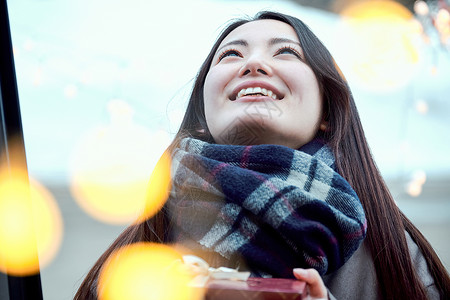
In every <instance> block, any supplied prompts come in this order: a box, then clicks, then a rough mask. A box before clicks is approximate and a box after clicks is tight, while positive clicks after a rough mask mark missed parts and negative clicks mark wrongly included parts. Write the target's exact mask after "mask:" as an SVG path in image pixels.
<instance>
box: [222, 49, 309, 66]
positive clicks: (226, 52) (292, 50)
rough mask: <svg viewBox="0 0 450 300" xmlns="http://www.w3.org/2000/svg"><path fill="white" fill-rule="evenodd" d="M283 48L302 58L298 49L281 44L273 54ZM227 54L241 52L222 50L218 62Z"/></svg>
mask: <svg viewBox="0 0 450 300" xmlns="http://www.w3.org/2000/svg"><path fill="white" fill-rule="evenodd" d="M285 50H288V51H290V52H291V53H292V54H293V55H295V56H296V57H297V58H299V59H303V58H302V56H301V54H300V53H299V51H298V50H297V49H295V48H293V47H292V46H283V47H281V48H280V49H278V50H277V51H276V52H275V55H280V54H281V52H283V51H285ZM228 54H237V56H239V57H242V54H241V53H240V52H239V51H238V50H236V49H227V50H224V51H222V53H221V54H220V55H219V59H218V62H220V61H221V60H222V59H224V58H225V57H227V56H228Z"/></svg>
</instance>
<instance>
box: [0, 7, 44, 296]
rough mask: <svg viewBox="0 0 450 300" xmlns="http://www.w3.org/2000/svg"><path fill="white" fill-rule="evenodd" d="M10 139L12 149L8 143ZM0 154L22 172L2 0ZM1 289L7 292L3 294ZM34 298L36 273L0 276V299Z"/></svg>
mask: <svg viewBox="0 0 450 300" xmlns="http://www.w3.org/2000/svg"><path fill="white" fill-rule="evenodd" d="M13 140H14V146H13V145H12V143H11V141H13ZM12 147H14V149H12ZM0 153H1V154H0V155H1V156H0V165H2V166H6V168H21V169H23V170H26V166H27V164H26V156H25V146H24V140H23V132H22V121H21V117H20V107H19V95H18V91H17V82H16V76H15V69H14V57H13V52H12V41H11V31H10V26H9V18H8V10H7V4H6V0H0ZM0 247H2V245H0ZM36 255H37V254H36ZM5 289H7V290H6V291H5ZM35 299H36V300H42V299H43V296H42V287H41V278H40V274H39V273H38V274H36V275H32V276H24V277H16V276H11V275H6V274H0V300H35Z"/></svg>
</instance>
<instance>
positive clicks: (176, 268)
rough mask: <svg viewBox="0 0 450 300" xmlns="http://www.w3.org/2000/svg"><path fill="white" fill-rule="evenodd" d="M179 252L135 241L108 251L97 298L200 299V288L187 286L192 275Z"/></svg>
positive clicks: (158, 245) (162, 246) (142, 299)
mask: <svg viewBox="0 0 450 300" xmlns="http://www.w3.org/2000/svg"><path fill="white" fill-rule="evenodd" d="M181 262H182V258H181V255H180V253H178V252H177V251H175V250H174V249H173V248H171V247H169V246H166V245H162V244H154V243H144V242H141V243H136V244H132V245H128V246H125V247H123V248H121V249H119V250H117V251H116V252H114V253H112V254H111V256H110V257H109V258H108V260H107V261H106V262H105V265H104V266H103V268H102V270H101V273H100V277H99V282H98V298H99V299H100V300H116V299H117V300H122V299H134V300H144V299H155V300H159V299H160V300H166V299H177V300H200V299H202V298H203V291H202V290H201V289H199V288H193V287H191V286H189V282H190V281H191V279H192V277H191V275H190V274H189V272H188V270H187V268H185V267H184V266H183V265H182V264H181Z"/></svg>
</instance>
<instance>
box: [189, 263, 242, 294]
mask: <svg viewBox="0 0 450 300" xmlns="http://www.w3.org/2000/svg"><path fill="white" fill-rule="evenodd" d="M183 262H184V264H185V266H186V267H187V268H188V271H189V272H190V273H191V274H193V275H194V276H195V277H194V279H193V280H192V281H191V285H192V286H197V287H204V286H205V285H206V283H207V282H208V280H210V279H222V280H237V281H246V280H247V279H248V278H249V277H250V272H239V271H238V270H236V269H231V268H227V267H219V268H213V267H210V266H209V264H208V263H207V262H206V261H204V260H203V259H201V258H200V257H198V256H195V255H183Z"/></svg>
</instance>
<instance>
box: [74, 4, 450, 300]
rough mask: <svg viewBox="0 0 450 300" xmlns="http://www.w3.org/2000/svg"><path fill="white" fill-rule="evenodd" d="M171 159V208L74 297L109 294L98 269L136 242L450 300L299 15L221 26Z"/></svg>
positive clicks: (271, 271)
mask: <svg viewBox="0 0 450 300" xmlns="http://www.w3.org/2000/svg"><path fill="white" fill-rule="evenodd" d="M168 151H169V153H170V154H171V160H172V167H171V173H172V174H171V177H172V187H171V191H170V195H169V198H168V200H167V202H166V203H165V205H164V207H163V208H162V209H161V210H160V211H159V212H158V213H157V214H156V215H155V216H154V217H152V218H149V219H147V220H145V221H143V222H140V223H138V224H134V225H132V226H130V227H129V228H127V229H126V230H125V231H124V232H123V233H122V235H121V236H119V237H118V238H117V240H116V241H115V242H114V243H113V244H112V246H111V247H110V248H109V249H108V250H107V251H106V252H105V253H104V254H103V255H102V257H100V258H99V260H98V261H97V262H96V264H95V265H94V266H93V268H92V269H91V271H90V272H89V274H88V275H87V277H86V279H85V280H84V282H83V283H82V284H81V286H80V289H79V290H78V293H77V295H76V296H75V299H96V298H97V297H98V298H100V299H106V298H104V291H102V289H101V288H99V287H98V286H97V283H98V278H99V274H100V273H102V272H103V270H105V269H108V268H109V267H105V264H107V263H106V262H107V261H109V260H110V257H114V255H113V254H115V253H117V251H120V250H121V249H122V247H130V244H135V243H138V242H162V243H166V244H172V245H176V246H177V247H178V249H183V250H182V252H183V253H189V254H195V255H198V256H201V257H202V258H204V259H205V260H207V261H208V263H209V264H210V265H211V266H213V267H217V266H221V265H224V266H228V267H233V268H240V269H241V270H248V271H250V272H251V273H252V276H261V277H285V278H298V279H300V280H304V281H306V283H307V284H308V285H309V290H310V293H311V294H310V296H311V297H312V298H314V299H323V298H326V297H329V298H334V296H336V297H337V298H340V299H426V298H430V299H438V298H443V299H444V298H448V296H449V293H450V292H449V289H450V279H449V276H448V273H447V272H446V270H445V268H444V267H443V265H442V263H441V262H440V261H439V259H438V258H437V256H436V254H435V252H434V250H433V249H432V247H431V246H430V245H429V243H428V242H427V241H426V239H425V238H424V237H423V236H422V234H421V233H420V232H419V231H418V230H417V229H416V227H415V226H414V225H413V224H412V223H411V222H410V221H409V220H408V219H407V218H406V217H405V216H404V215H403V214H402V213H401V211H400V210H399V209H398V207H397V206H396V204H395V202H394V200H393V198H392V196H391V194H390V192H389V190H388V189H387V187H386V185H385V183H384V181H383V179H382V177H381V175H380V174H379V171H378V170H377V168H376V166H375V163H374V161H373V158H372V156H371V154H370V151H369V147H368V145H367V142H366V139H365V136H364V132H363V129H362V126H361V122H360V120H359V116H358V112H357V109H356V107H355V103H354V100H353V98H352V95H351V92H350V89H349V87H348V85H347V83H346V81H345V79H344V78H343V77H342V76H341V75H340V72H339V71H338V69H337V67H336V65H335V62H334V60H333V58H332V56H331V55H330V53H329V52H328V50H327V49H326V48H325V47H324V45H323V44H322V43H321V42H320V41H319V40H318V38H317V37H316V36H315V35H314V34H313V33H312V32H311V31H310V30H309V28H308V27H307V26H306V25H305V24H304V23H303V22H301V21H300V20H298V19H297V18H295V17H291V16H287V15H283V14H279V13H273V12H262V13H260V14H258V15H257V16H256V17H255V18H254V19H251V20H249V19H244V20H238V21H235V22H233V23H231V24H230V25H229V26H228V27H227V28H226V29H225V30H224V31H223V33H222V34H221V35H220V36H219V38H218V40H217V41H216V43H215V44H214V46H213V48H212V49H211V51H210V53H209V55H208V57H207V58H206V60H205V61H204V63H203V65H202V67H201V68H200V71H199V73H198V75H197V78H196V81H195V83H194V87H193V90H192V94H191V97H190V99H189V104H188V107H187V111H186V114H185V116H184V119H183V122H182V124H181V126H180V129H179V131H178V133H177V135H176V137H175V139H174V141H173V142H172V144H171V145H170V147H169V149H168ZM366 218H367V220H366ZM366 230H367V231H366ZM366 232H367V235H366ZM142 271H143V270H142V269H140V270H139V272H142ZM147 272H152V270H147ZM321 276H322V277H321ZM322 278H323V279H324V281H325V283H324V281H323V280H322ZM392 278H395V279H396V280H395V282H394V281H393V280H392ZM361 280H363V281H361ZM127 282H129V281H127ZM129 284H136V286H133V289H132V290H135V289H138V288H139V284H138V283H133V282H131V283H130V282H129ZM161 284H167V282H165V283H163V282H162V283H161ZM127 288H129V287H127ZM144 294H145V293H144ZM161 297H162V298H161V299H164V295H163V296H161Z"/></svg>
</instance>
